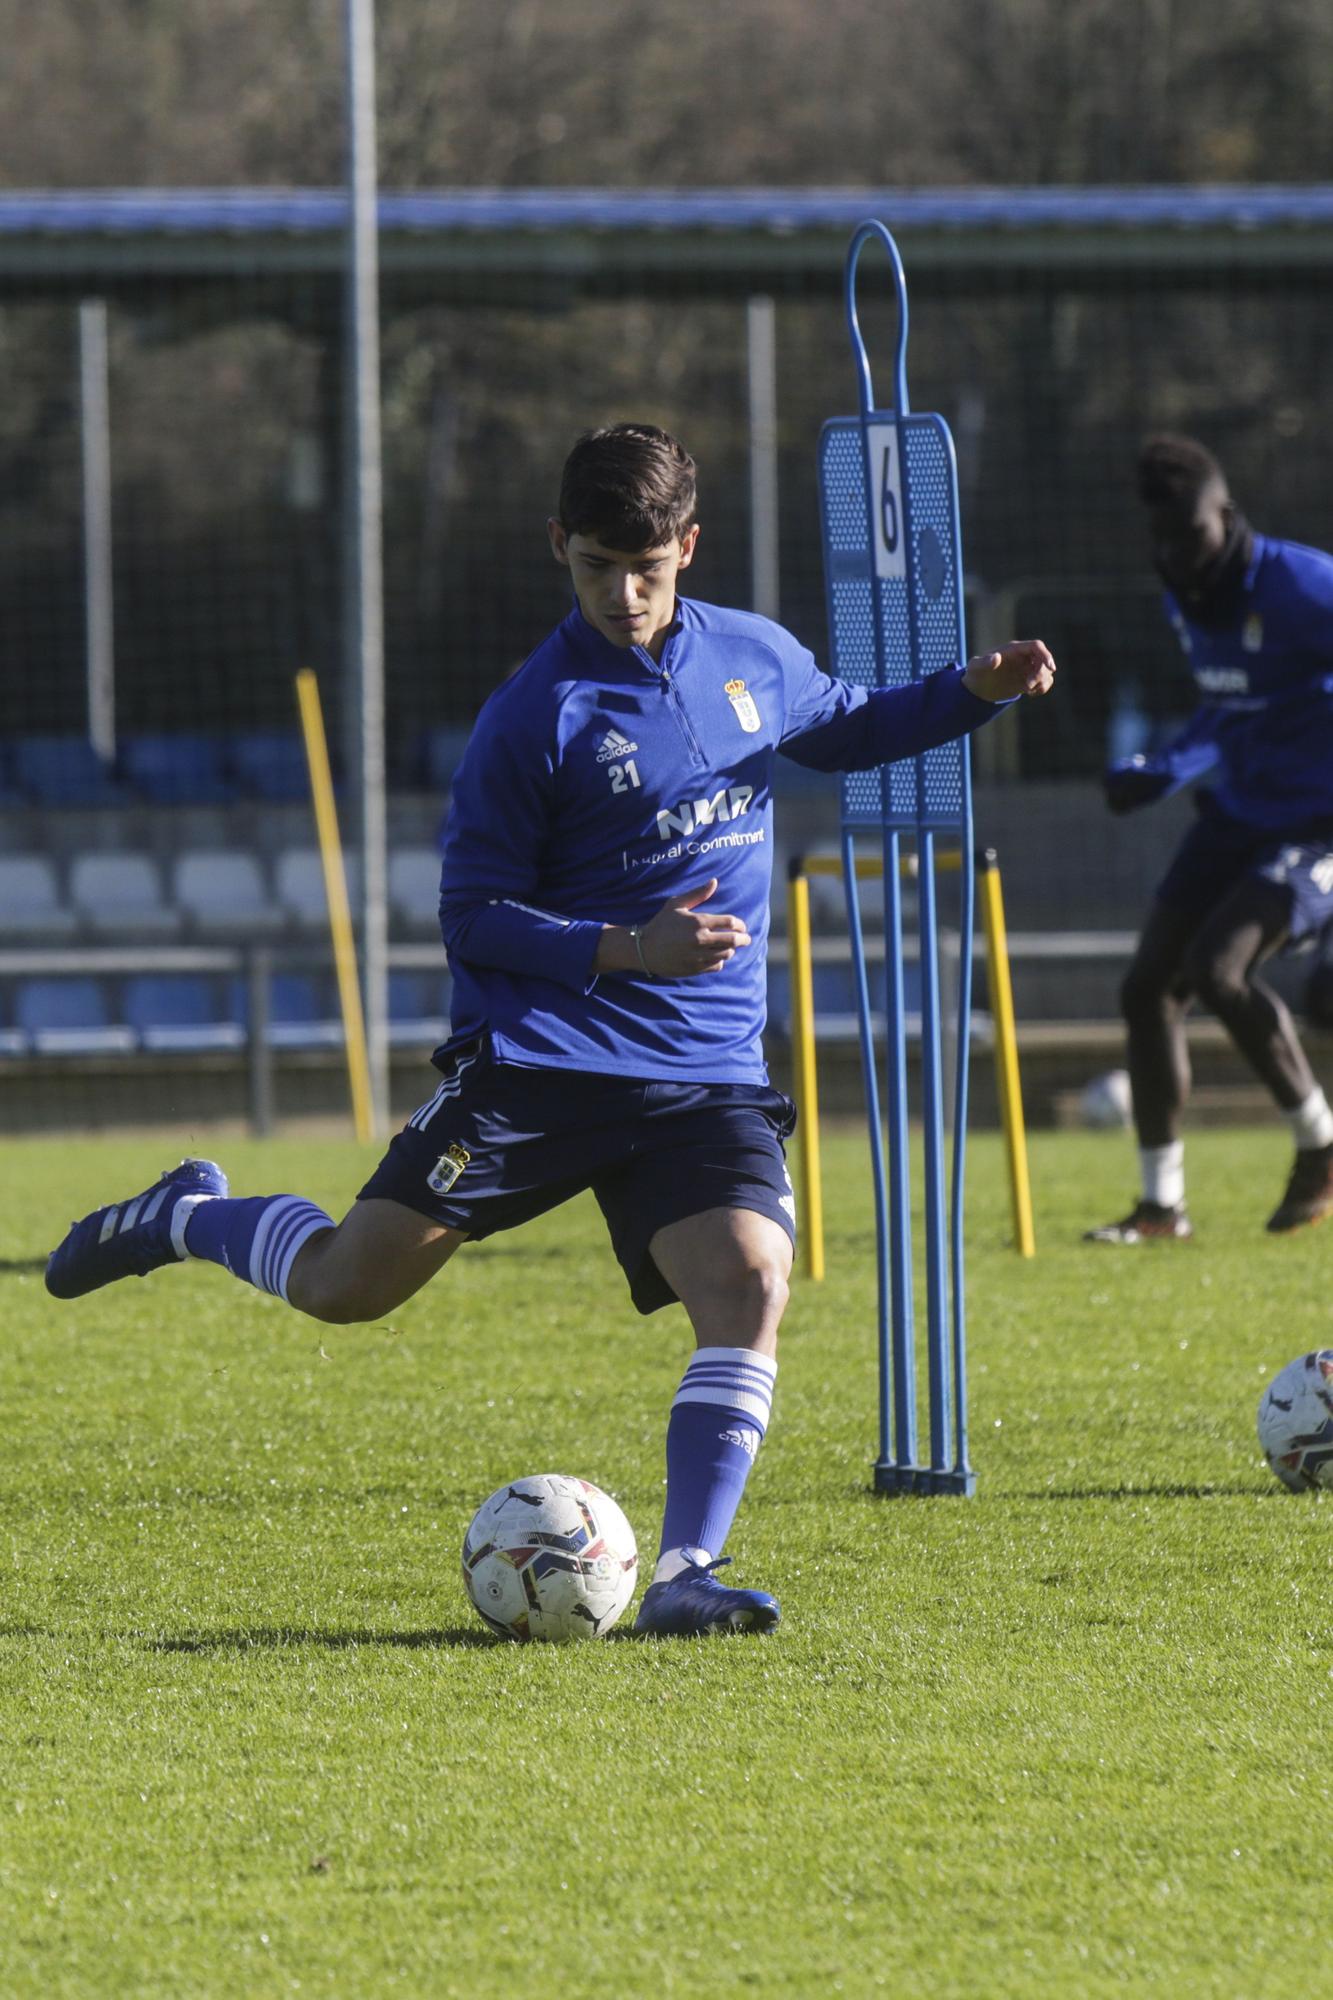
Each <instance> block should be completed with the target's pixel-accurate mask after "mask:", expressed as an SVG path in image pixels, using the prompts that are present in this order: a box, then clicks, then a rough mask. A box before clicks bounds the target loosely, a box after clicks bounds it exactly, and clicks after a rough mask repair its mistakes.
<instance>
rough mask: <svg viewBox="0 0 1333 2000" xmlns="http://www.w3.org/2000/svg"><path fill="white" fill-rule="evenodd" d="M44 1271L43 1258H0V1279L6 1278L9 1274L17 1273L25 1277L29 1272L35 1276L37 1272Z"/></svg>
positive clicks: (44, 1262) (44, 1260)
mask: <svg viewBox="0 0 1333 2000" xmlns="http://www.w3.org/2000/svg"><path fill="white" fill-rule="evenodd" d="M45 1269H46V1259H45V1257H0V1278H3V1277H6V1276H8V1275H9V1274H10V1273H17V1274H18V1275H20V1276H22V1277H27V1276H28V1274H29V1273H30V1272H31V1273H33V1274H34V1275H35V1274H36V1273H37V1272H38V1271H44V1270H45Z"/></svg>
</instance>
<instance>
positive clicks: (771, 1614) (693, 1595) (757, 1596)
mask: <svg viewBox="0 0 1333 2000" xmlns="http://www.w3.org/2000/svg"><path fill="white" fill-rule="evenodd" d="M686 1561H687V1562H688V1563H689V1568H688V1569H683V1570H682V1571H681V1572H680V1575H679V1576H673V1577H671V1578H669V1579H668V1581H666V1582H665V1583H650V1584H649V1586H648V1588H647V1590H646V1591H645V1592H644V1594H643V1603H642V1604H641V1605H640V1606H639V1615H638V1617H637V1618H636V1619H635V1621H634V1629H635V1631H636V1632H642V1633H644V1634H645V1635H646V1636H647V1637H648V1638H650V1639H690V1638H697V1637H699V1636H700V1635H701V1634H703V1633H705V1632H771V1631H772V1629H773V1627H774V1626H775V1625H776V1624H777V1622H778V1619H779V1618H780V1617H781V1616H782V1614H781V1612H780V1611H779V1609H778V1600H777V1598H776V1597H770V1596H769V1594H768V1592H767V1591H766V1590H729V1589H728V1588H727V1586H726V1584H725V1583H719V1582H718V1580H717V1578H716V1577H715V1576H714V1575H713V1571H714V1570H715V1569H721V1568H722V1567H723V1566H724V1565H725V1564H726V1563H729V1562H730V1561H731V1557H730V1556H718V1557H717V1559H716V1560H715V1561H714V1562H710V1563H701V1562H696V1561H695V1560H694V1558H693V1557H692V1556H687V1557H686Z"/></svg>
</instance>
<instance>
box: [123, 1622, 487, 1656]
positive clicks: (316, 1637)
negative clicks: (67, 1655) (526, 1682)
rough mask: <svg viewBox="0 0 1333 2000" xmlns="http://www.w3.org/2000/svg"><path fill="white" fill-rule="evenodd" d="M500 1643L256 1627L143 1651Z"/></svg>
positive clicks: (473, 1634)
mask: <svg viewBox="0 0 1333 2000" xmlns="http://www.w3.org/2000/svg"><path fill="white" fill-rule="evenodd" d="M499 1643H501V1642H500V1641H498V1640H496V1639H494V1638H492V1636H491V1634H490V1633H489V1632H478V1631H477V1630H475V1629H474V1628H473V1627H472V1626H463V1625H451V1626H445V1627H443V1628H441V1629H440V1630H439V1631H436V1632H371V1631H364V1630H353V1631H349V1632H308V1631H304V1630H302V1629H301V1628H300V1627H297V1626H292V1625H278V1626H271V1627H270V1626H263V1625H256V1626H250V1627H248V1628H246V1629H243V1630H242V1629H237V1630H235V1631H228V1630H225V1629H224V1630H223V1631H220V1632H184V1633H182V1634H181V1635H180V1636H179V1638H171V1639H147V1640H145V1641H144V1649H145V1651H146V1652H149V1653H255V1652H281V1651H283V1650H284V1649H285V1648H286V1647H288V1646H323V1647H326V1648H327V1649H328V1650H329V1651H330V1652H338V1651H340V1650H342V1649H344V1648H351V1647H353V1646H403V1647H406V1648H407V1649H408V1650H409V1651H415V1652H430V1651H432V1650H433V1649H435V1648H438V1647H445V1646H456V1647H459V1648H461V1649H463V1650H467V1649H470V1648H473V1647H477V1646H494V1645H497V1644H499Z"/></svg>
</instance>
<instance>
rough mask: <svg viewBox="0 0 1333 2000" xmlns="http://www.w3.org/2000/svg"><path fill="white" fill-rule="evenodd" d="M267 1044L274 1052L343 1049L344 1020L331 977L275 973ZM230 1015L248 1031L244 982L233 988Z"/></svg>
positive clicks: (235, 983) (236, 982)
mask: <svg viewBox="0 0 1333 2000" xmlns="http://www.w3.org/2000/svg"><path fill="white" fill-rule="evenodd" d="M268 1009H269V1018H268V1042H269V1046H270V1048H275V1049H340V1048H341V1047H342V1046H343V1027H342V1019H341V1016H340V1015H339V1013H338V1006H337V998H336V995H335V993H334V991H333V981H332V978H331V976H325V975H323V974H317V973H311V972H275V973H274V974H273V977H272V978H271V980H270V981H269V994H268ZM229 1012H230V1013H231V1015H232V1018H233V1019H234V1020H237V1021H239V1022H241V1023H242V1024H244V1025H245V1026H246V1027H247V1028H248V1026H249V1021H250V989H249V987H248V985H247V984H246V982H245V981H244V980H243V979H234V980H233V981H232V982H231V987H230V1005H229Z"/></svg>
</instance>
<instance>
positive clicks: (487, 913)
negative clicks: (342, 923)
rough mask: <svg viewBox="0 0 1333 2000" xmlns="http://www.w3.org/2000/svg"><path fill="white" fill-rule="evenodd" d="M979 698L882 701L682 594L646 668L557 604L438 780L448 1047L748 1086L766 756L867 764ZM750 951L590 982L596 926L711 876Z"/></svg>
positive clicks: (986, 714)
mask: <svg viewBox="0 0 1333 2000" xmlns="http://www.w3.org/2000/svg"><path fill="white" fill-rule="evenodd" d="M997 706H999V704H995V703H991V702H986V701H982V700H980V699H979V698H978V697H977V696H976V695H974V694H972V693H971V692H970V691H969V690H968V689H967V688H966V687H965V686H964V685H963V678H962V669H961V668H957V669H946V671H944V672H943V673H939V674H934V675H931V676H930V677H929V678H928V679H926V680H923V681H917V682H913V683H912V684H911V685H909V686H906V687H902V688H892V689H880V690H868V689H866V688H861V687H851V686H848V685H847V684H846V683H845V682H842V681H836V680H832V679H830V677H829V676H828V675H827V674H825V673H824V672H822V671H821V669H820V668H819V667H818V666H817V665H816V664H815V661H814V658H813V656H812V655H811V654H810V653H808V652H807V651H806V649H805V648H804V647H803V646H801V645H799V644H798V643H797V641H796V640H795V639H793V638H792V636H791V634H790V633H789V632H786V631H784V630H783V629H782V627H781V626H780V625H774V624H772V623H771V622H770V621H769V620H768V619H766V618H759V617H756V616H753V615H752V614H751V613H749V612H742V611H727V610H720V609H718V608H717V607H716V606H714V605H711V604H699V603H695V602H693V601H692V600H690V599H688V598H678V599H677V601H676V616H675V621H674V623H673V625H672V627H671V629H670V632H669V634H668V636H667V639H666V643H665V645H664V647H663V651H662V660H661V664H660V666H659V665H658V664H657V663H656V662H655V661H654V660H653V658H652V655H651V654H650V653H648V652H647V651H646V650H645V649H644V648H643V647H640V646H635V647H620V646H615V645H613V644H612V643H611V641H610V640H609V639H606V638H604V637H603V636H602V634H601V633H600V632H598V631H597V630H596V629H595V627H593V626H592V625H590V624H589V623H588V621H587V620H586V619H585V618H584V616H583V614H582V612H581V611H580V610H579V609H578V607H577V606H575V608H574V609H573V610H572V611H571V612H570V613H569V616H568V617H567V618H566V619H565V620H564V622H563V623H562V624H561V625H559V626H557V628H556V630H555V631H554V632H553V633H552V634H551V635H550V637H549V638H548V639H547V640H546V641H545V642H544V643H543V644H542V645H540V646H539V647H538V648H537V650H536V652H535V653H533V654H532V655H531V657H530V658H529V659H528V660H526V661H525V662H524V664H523V665H522V666H521V667H520V668H519V669H518V671H517V672H516V673H515V674H513V675H512V676H511V678H510V679H509V680H507V681H505V682H503V683H502V685H501V686H500V687H498V688H497V689H496V690H495V692H494V693H493V694H492V695H491V696H490V698H489V700H488V701H487V702H486V704H485V706H484V707H483V709H482V711H481V714H480V715H479V716H478V718H477V723H476V727H475V729H474V731H473V733H472V736H471V738H470V740H469V742H468V746H467V749H466V751H465V753H464V756H463V760H462V763H461V764H460V765H459V768H458V771H457V773H456V775H455V779H454V793H453V805H452V810H451V812H450V816H449V822H448V826H447V829H446V833H445V841H444V868H443V875H442V881H441V888H440V928H441V931H442V932H443V935H444V942H445V947H446V949H447V951H448V954H449V964H450V967H451V969H452V972H453V975H454V1010H453V1028H454V1032H455V1034H466V1033H474V1032H476V1031H477V1030H479V1029H482V1028H485V1029H488V1030H489V1031H490V1035H491V1042H492V1047H493V1049H494V1052H495V1055H496V1056H497V1057H498V1059H499V1060H500V1061H502V1062H512V1063H523V1064H528V1065H534V1066H536V1067H539V1068H552V1069H576V1070H593V1071H600V1072H603V1073H608V1074H616V1075H623V1076H634V1077H643V1078H649V1079H656V1078H662V1079H677V1080H681V1081H694V1082H704V1083H764V1082H766V1081H767V1071H766V1069H765V1065H764V1058H763V1050H762V1046H761V1035H762V1031H763V1026H764V1019H765V1012H766V998H767V992H766V985H767V982H766V979H765V969H764V961H765V954H766V944H767V939H768V906H769V890H770V882H771V877H772V867H773V860H772V838H773V801H772V777H773V759H774V756H775V754H776V753H777V751H778V750H779V749H780V750H781V751H782V753H783V754H784V755H785V756H788V757H791V758H793V759H795V761H796V762H797V763H798V764H805V765H808V766H809V767H811V768H812V769H814V770H818V771H857V770H870V769H873V767H874V766H876V765H878V764H882V763H885V762H887V761H888V760H889V759H891V758H898V757H907V756H912V755H915V754H916V753H917V752H919V751H922V750H927V749H932V748H934V747H935V746H936V745H938V744H940V743H946V742H949V741H950V740H951V739H952V738H954V737H956V736H962V735H965V734H966V733H967V732H969V731H970V730H972V729H975V728H976V727H977V726H978V724H980V723H982V722H985V721H987V720H988V719H989V718H990V717H991V716H992V715H994V714H995V713H996V711H997ZM713 876H716V878H717V884H718V886H717V889H716V891H715V893H714V895H713V897H712V898H711V905H710V906H711V907H712V908H713V909H715V910H717V911H719V912H721V913H723V914H725V915H728V916H736V917H740V918H741V919H742V920H743V922H744V923H745V926H746V929H747V930H748V931H749V934H750V937H751V939H752V940H753V942H752V943H751V944H750V945H748V946H746V947H744V948H743V949H741V950H740V951H738V952H737V953H736V954H735V956H734V957H733V958H731V959H730V960H728V962H727V963H726V964H725V965H724V966H723V967H722V968H721V970H720V971H718V972H708V973H702V974H700V975H698V976H697V977H695V978H691V979H660V980H649V979H645V978H643V977H631V976H629V975H627V974H624V973H602V974H601V975H600V976H598V975H596V974H594V972H593V969H592V966H593V958H594V955H595V953H596V951H597V946H598V942H599V939H600V937H601V933H602V929H603V926H604V925H606V924H609V923H610V924H624V925H629V924H642V923H646V922H647V921H648V919H649V918H650V917H652V916H654V915H655V914H656V912H657V911H658V910H659V909H660V908H661V906H662V904H663V903H664V902H665V901H666V900H667V899H668V897H673V896H681V895H684V894H685V893H686V892H687V891H688V890H690V889H694V888H697V887H699V886H701V885H702V884H703V883H705V882H707V881H708V880H709V879H710V878H711V877H713Z"/></svg>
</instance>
